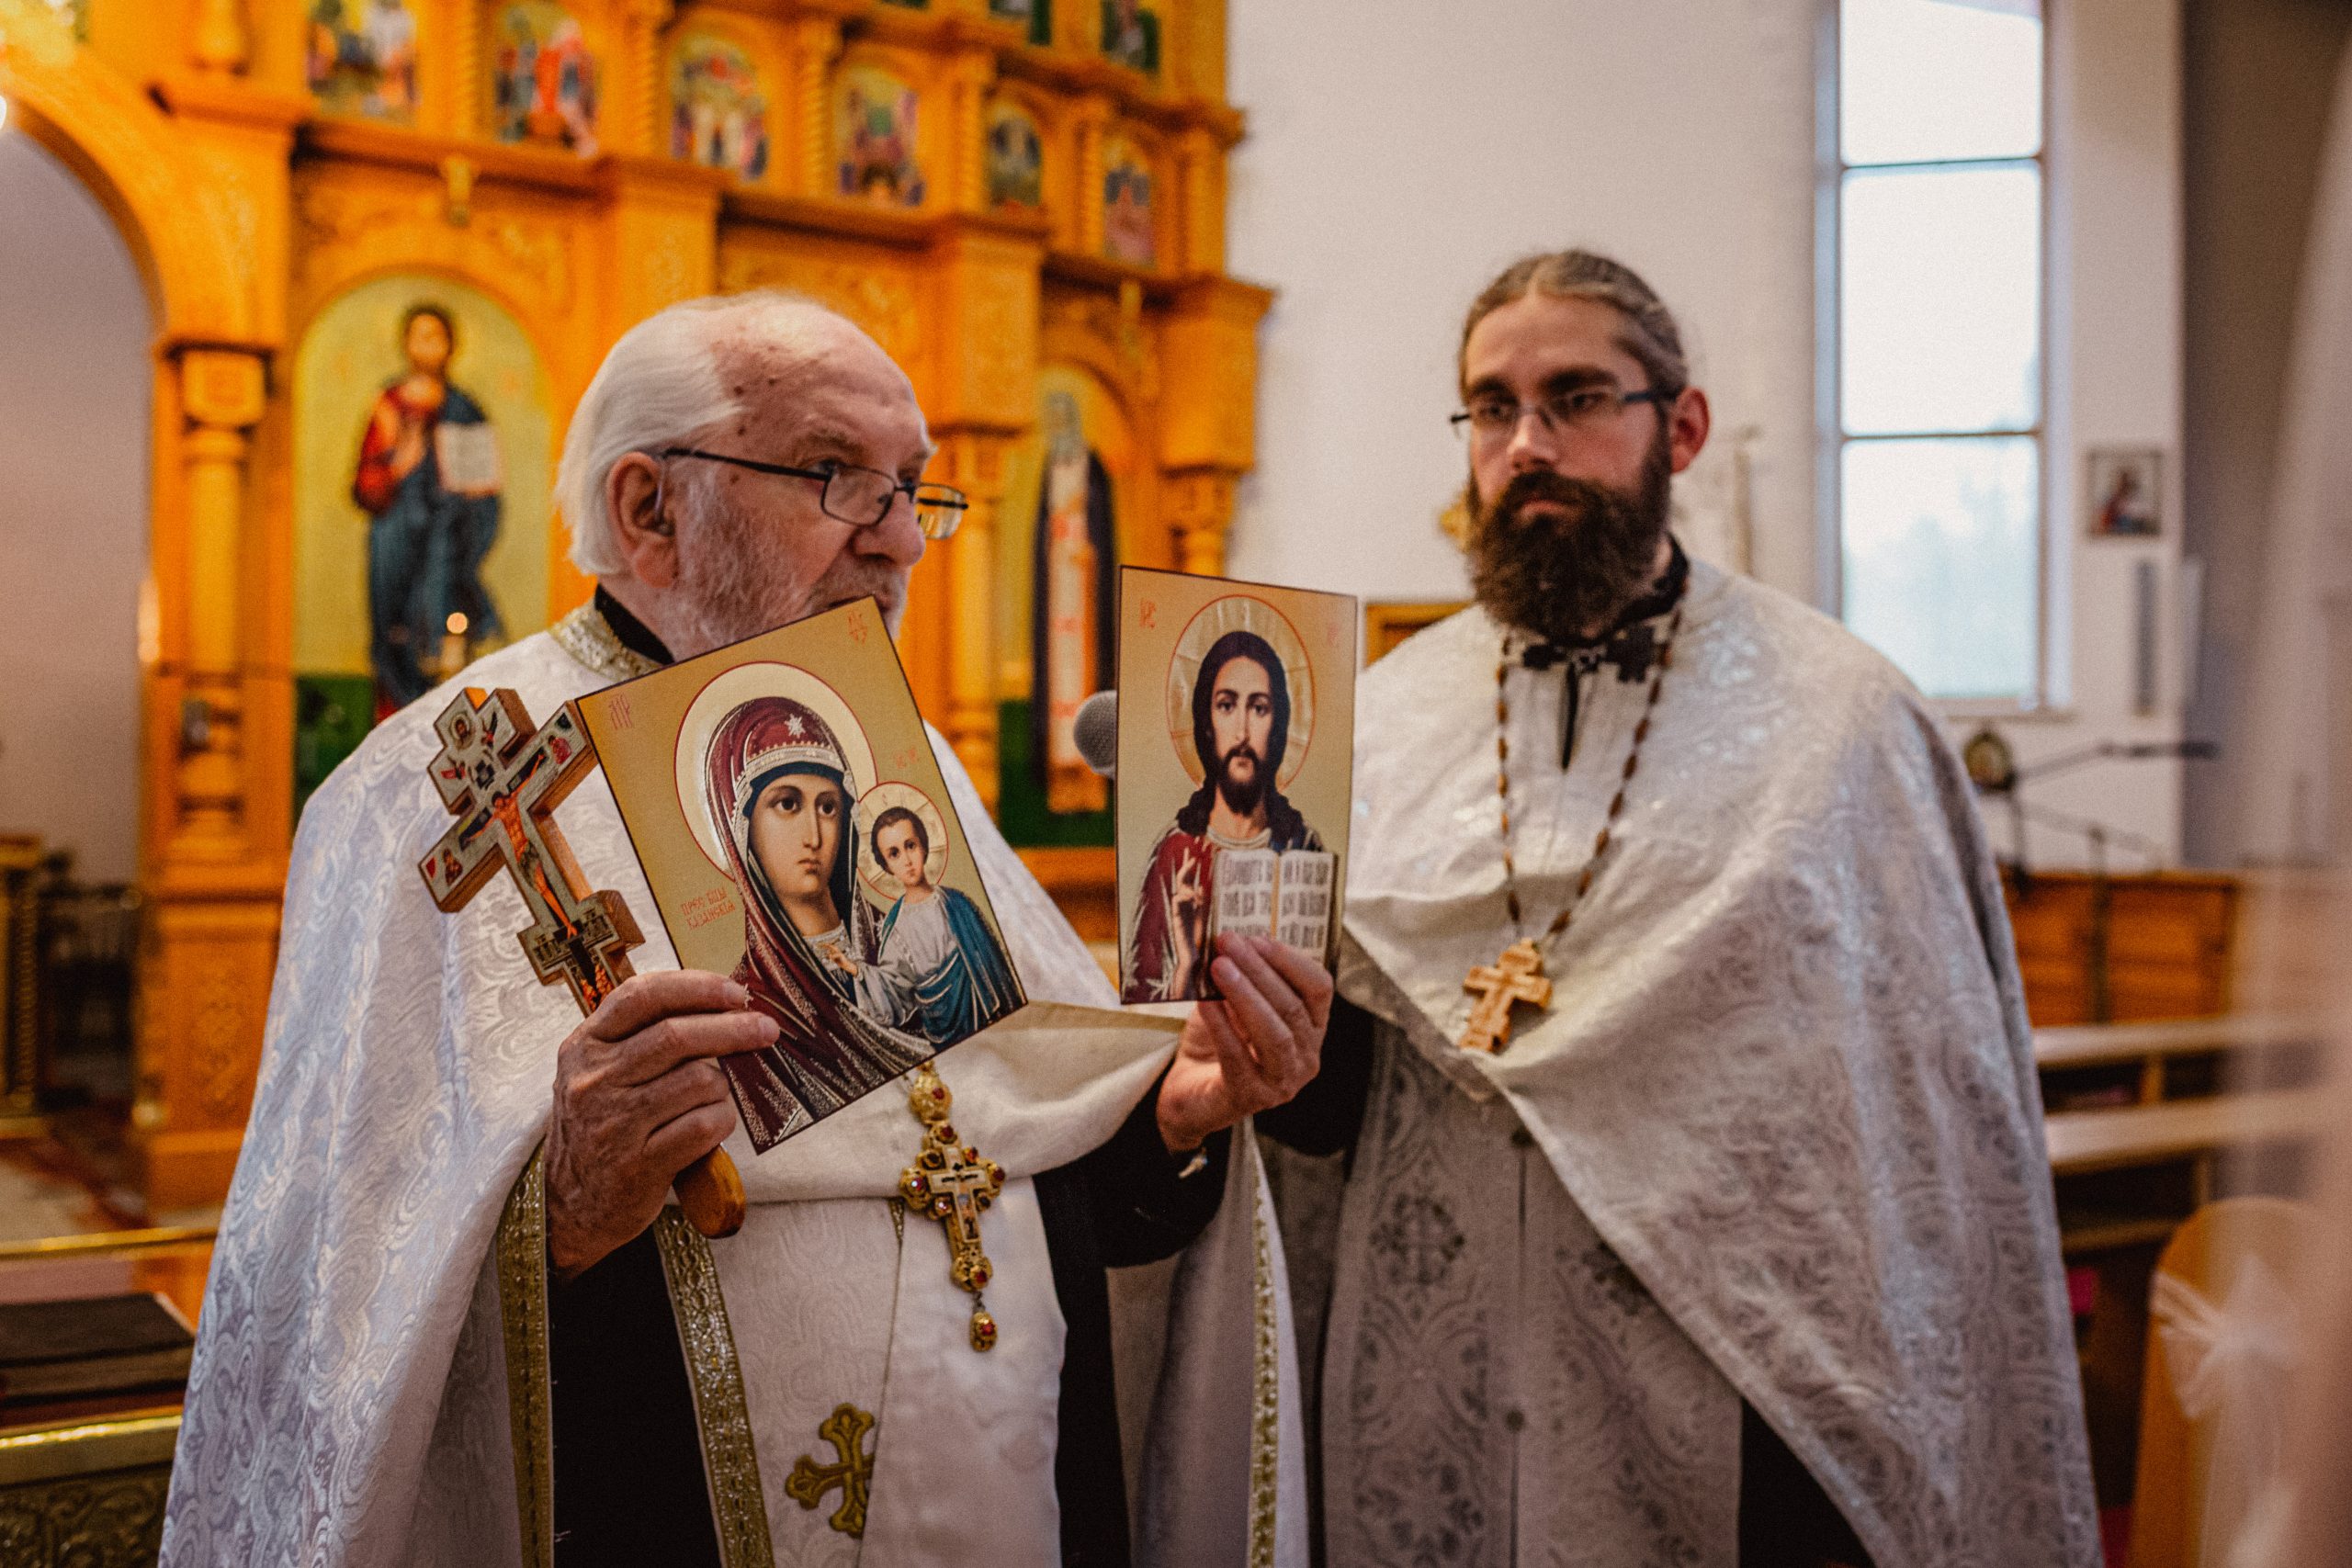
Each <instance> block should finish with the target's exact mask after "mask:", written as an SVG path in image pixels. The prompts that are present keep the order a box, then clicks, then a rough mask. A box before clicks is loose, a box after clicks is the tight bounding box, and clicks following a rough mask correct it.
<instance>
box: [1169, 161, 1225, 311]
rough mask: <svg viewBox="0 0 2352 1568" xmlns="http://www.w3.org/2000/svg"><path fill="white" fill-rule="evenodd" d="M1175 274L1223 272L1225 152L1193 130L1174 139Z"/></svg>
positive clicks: (1188, 274) (1189, 274) (1190, 274)
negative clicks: (1175, 194)
mask: <svg viewBox="0 0 2352 1568" xmlns="http://www.w3.org/2000/svg"><path fill="white" fill-rule="evenodd" d="M1176 193H1177V203H1176V220H1177V246H1176V270H1177V271H1178V272H1179V273H1182V274H1183V275H1185V276H1194V275H1197V274H1201V273H1211V272H1223V271H1224V270H1225V148H1224V146H1223V145H1222V144H1221V143H1220V142H1219V141H1218V140H1217V138H1216V133H1215V132H1213V131H1211V130H1207V129H1206V128H1204V127H1201V126H1193V127H1190V128H1188V129H1187V130H1184V131H1183V132H1182V134H1180V135H1179V136H1178V137H1177V138H1176Z"/></svg>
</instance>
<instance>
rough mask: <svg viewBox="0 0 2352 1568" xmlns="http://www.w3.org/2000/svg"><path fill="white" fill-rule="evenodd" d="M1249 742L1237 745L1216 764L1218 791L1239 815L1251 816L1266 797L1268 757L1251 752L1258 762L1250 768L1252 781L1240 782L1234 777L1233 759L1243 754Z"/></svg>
mask: <svg viewBox="0 0 2352 1568" xmlns="http://www.w3.org/2000/svg"><path fill="white" fill-rule="evenodd" d="M1247 744H1248V743H1247V742H1246V741H1245V742H1244V743H1243V745H1241V746H1236V747H1235V748H1234V749H1233V750H1230V751H1227V753H1226V754H1225V755H1224V756H1223V757H1220V758H1219V759H1217V764H1216V792H1217V794H1218V795H1221V796H1222V797H1223V798H1224V800H1225V804H1226V805H1227V807H1229V808H1231V810H1232V811H1233V814H1234V815H1235V816H1237V817H1247V816H1249V815H1250V813H1251V812H1253V811H1255V810H1257V809H1258V804H1259V802H1261V801H1262V800H1264V799H1265V798H1266V759H1264V758H1263V757H1261V756H1259V755H1258V753H1257V752H1255V751H1251V752H1250V761H1254V762H1256V763H1257V766H1256V767H1254V768H1251V769H1250V782H1249V783H1248V784H1239V783H1237V782H1236V781H1235V779H1234V777H1233V759H1234V758H1236V757H1238V756H1239V755H1240V754H1241V752H1242V750H1244V749H1245V747H1246V746H1247Z"/></svg>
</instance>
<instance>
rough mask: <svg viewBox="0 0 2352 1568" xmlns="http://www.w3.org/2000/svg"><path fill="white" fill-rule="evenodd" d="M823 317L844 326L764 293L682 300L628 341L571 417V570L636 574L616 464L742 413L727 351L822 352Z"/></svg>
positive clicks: (563, 474)
mask: <svg viewBox="0 0 2352 1568" xmlns="http://www.w3.org/2000/svg"><path fill="white" fill-rule="evenodd" d="M819 318H822V319H826V320H830V321H842V320H843V319H844V318H842V317H841V316H840V314H839V313H838V312H836V311H834V310H829V309H827V308H826V307H825V306H822V305H820V304H818V303H817V302H816V301H815V300H813V299H805V298H803V297H802V296H800V295H797V294H787V293H785V292H783V291H781V290H779V289H770V288H762V289H753V290H752V291H750V292H748V293H742V294H713V295H709V296H707V297H706V298H704V299H687V300H683V301H681V302H680V303H678V304H675V305H672V306H670V307H669V308H668V309H666V310H661V311H658V312H656V313H655V314H653V315H650V316H648V317H647V318H646V319H645V320H643V321H639V322H638V323H637V325H635V326H633V327H631V328H629V330H628V331H627V332H625V333H622V334H621V336H620V341H619V342H617V343H616V344H613V346H612V351H611V352H610V353H608V354H606V355H605V363H604V364H603V365H601V366H599V367H597V369H596V378H595V379H594V380H593V381H591V382H589V383H588V390H587V391H586V392H585V393H584V394H583V395H582V397H581V400H580V406H579V407H578V408H577V409H575V410H574V411H573V412H572V415H571V429H570V430H569V431H568V432H567V433H566V434H565V435H564V438H563V458H562V461H561V462H560V463H559V464H557V466H556V473H555V503H556V506H557V508H558V509H559V510H560V511H561V512H562V513H563V518H564V522H565V524H566V525H568V526H569V527H570V529H571V564H572V565H574V566H576V567H578V568H579V569H580V570H582V571H584V572H587V573H589V574H590V575H591V576H603V575H605V574H607V573H615V572H619V571H623V570H627V568H628V558H626V557H624V556H623V555H622V554H621V548H620V540H619V538H618V536H616V533H615V531H614V527H613V515H612V510H611V508H610V507H609V506H608V505H607V504H606V502H605V484H606V481H607V480H608V479H611V477H612V472H613V465H614V464H615V463H617V462H619V461H620V460H621V459H622V458H623V457H627V456H628V455H629V454H630V453H632V452H649V453H659V452H660V451H661V450H662V448H663V447H666V446H688V445H692V444H693V443H694V442H695V439H697V438H698V437H699V436H700V435H701V434H703V433H704V432H706V431H708V430H710V429H711V428H713V427H714V426H717V425H719V424H722V423H725V422H727V421H728V420H730V419H734V418H736V417H737V416H738V415H740V414H741V413H742V412H743V407H744V405H743V400H741V399H740V398H737V397H736V396H734V395H733V394H732V393H730V392H729V390H728V389H727V384H726V382H725V380H724V379H723V378H721V377H720V375H719V370H718V353H719V349H720V347H721V346H722V345H723V344H728V343H742V342H745V341H747V340H748V341H756V340H760V339H765V340H768V341H770V342H773V343H776V344H780V345H783V346H785V347H786V348H787V349H791V350H799V349H802V348H804V347H809V346H813V344H811V338H812V336H813V334H811V333H809V327H810V325H811V324H812V321H813V320H814V319H819Z"/></svg>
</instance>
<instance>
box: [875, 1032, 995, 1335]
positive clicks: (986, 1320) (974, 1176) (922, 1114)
mask: <svg viewBox="0 0 2352 1568" xmlns="http://www.w3.org/2000/svg"><path fill="white" fill-rule="evenodd" d="M954 1103H955V1100H954V1097H952V1096H951V1095H950V1094H949V1093H948V1092H947V1085H946V1084H945V1083H944V1082H943V1081H942V1080H941V1078H940V1077H939V1075H938V1074H937V1073H936V1072H934V1071H933V1070H932V1067H931V1066H930V1064H929V1063H925V1064H924V1065H923V1066H921V1067H918V1068H917V1069H915V1082H914V1087H913V1088H912V1089H909V1090H908V1091H907V1105H908V1108H909V1109H910V1110H911V1111H914V1113H915V1117H916V1119H917V1120H919V1121H920V1122H922V1151H921V1152H920V1153H918V1154H917V1155H916V1156H915V1163H914V1164H912V1165H910V1166H909V1167H907V1168H906V1169H905V1170H904V1171H903V1172H901V1173H900V1174H899V1196H900V1197H901V1198H904V1199H905V1200H906V1203H907V1207H908V1208H910V1209H911V1210H913V1211H914V1212H915V1213H918V1214H926V1215H929V1216H930V1217H931V1218H933V1219H934V1220H937V1221H938V1222H939V1227H940V1229H941V1230H943V1231H944V1232H945V1233H946V1235H947V1252H948V1265H947V1274H948V1278H949V1279H951V1280H955V1281H956V1285H957V1286H958V1287H959V1288H961V1289H963V1290H967V1291H969V1292H972V1348H973V1349H975V1350H989V1349H993V1348H995V1346H996V1319H995V1318H993V1317H991V1316H989V1309H988V1303H987V1302H986V1300H985V1299H984V1298H983V1297H982V1296H981V1294H980V1292H983V1291H985V1290H987V1289H988V1283H989V1278H990V1277H991V1274H992V1273H993V1270H992V1269H990V1267H989V1255H988V1254H987V1253H985V1252H983V1251H981V1250H980V1215H981V1213H983V1212H984V1211H985V1210H986V1209H987V1208H988V1206H989V1204H990V1203H993V1202H995V1201H996V1199H997V1194H998V1193H1000V1192H1001V1191H1003V1190H1004V1168H1002V1167H1001V1166H1000V1165H998V1164H997V1163H996V1161H994V1160H992V1159H982V1158H981V1157H980V1151H979V1150H978V1149H976V1148H974V1147H973V1146H972V1145H969V1144H960V1143H958V1142H956V1127H955V1124H954V1123H953V1122H949V1121H948V1120H947V1111H948V1108H949V1107H950V1106H951V1105H953V1104H954Z"/></svg>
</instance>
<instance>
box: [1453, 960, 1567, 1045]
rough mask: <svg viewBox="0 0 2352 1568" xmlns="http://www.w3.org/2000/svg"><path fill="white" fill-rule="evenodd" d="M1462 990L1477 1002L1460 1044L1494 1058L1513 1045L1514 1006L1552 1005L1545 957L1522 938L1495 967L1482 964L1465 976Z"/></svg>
mask: <svg viewBox="0 0 2352 1568" xmlns="http://www.w3.org/2000/svg"><path fill="white" fill-rule="evenodd" d="M1462 988H1463V989H1464V990H1465V991H1469V992H1472V993H1473V994H1475V995H1476V997H1477V998H1478V1000H1477V1003H1476V1006H1474V1007H1472V1008H1471V1010H1470V1021H1469V1022H1468V1023H1467V1024H1466V1025H1464V1028H1463V1031H1462V1039H1461V1041H1460V1044H1461V1046H1462V1048H1463V1049H1464V1051H1484V1052H1486V1053H1487V1055H1493V1054H1494V1053H1495V1052H1496V1051H1498V1050H1499V1049H1501V1048H1502V1047H1503V1046H1504V1045H1507V1044H1509V1043H1510V1010H1511V1008H1512V1006H1513V1005H1514V1004H1515V1003H1519V1002H1530V1003H1532V1004H1533V1005H1534V1006H1536V1007H1545V1006H1548V1005H1550V1003H1551V1000H1552V982H1551V981H1549V980H1547V979H1545V978H1544V955H1543V954H1542V953H1538V952H1537V951H1536V950H1535V944H1534V943H1533V942H1529V941H1527V940H1526V939H1524V938H1521V940H1520V941H1518V942H1512V943H1511V944H1510V946H1509V947H1506V948H1504V949H1503V950H1502V953H1501V954H1500V955H1499V956H1498V957H1497V958H1496V960H1495V961H1494V962H1493V963H1492V964H1479V965H1477V966H1476V968H1474V969H1472V970H1471V971H1470V973H1469V974H1467V975H1465V976H1463V979H1462Z"/></svg>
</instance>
